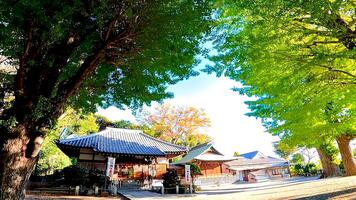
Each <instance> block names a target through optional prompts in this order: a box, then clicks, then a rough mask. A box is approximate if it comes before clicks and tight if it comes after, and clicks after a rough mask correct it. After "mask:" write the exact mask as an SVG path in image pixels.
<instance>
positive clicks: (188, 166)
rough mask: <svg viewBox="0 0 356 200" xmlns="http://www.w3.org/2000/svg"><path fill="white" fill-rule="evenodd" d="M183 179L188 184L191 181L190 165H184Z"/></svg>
mask: <svg viewBox="0 0 356 200" xmlns="http://www.w3.org/2000/svg"><path fill="white" fill-rule="evenodd" d="M184 175H185V177H184V179H185V181H186V182H187V183H190V181H191V176H190V165H185V170H184Z"/></svg>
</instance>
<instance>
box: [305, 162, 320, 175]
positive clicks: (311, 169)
mask: <svg viewBox="0 0 356 200" xmlns="http://www.w3.org/2000/svg"><path fill="white" fill-rule="evenodd" d="M303 171H304V175H305V176H314V175H315V174H316V173H317V172H318V169H317V167H316V165H315V164H314V163H309V164H306V165H305V167H304V169H303Z"/></svg>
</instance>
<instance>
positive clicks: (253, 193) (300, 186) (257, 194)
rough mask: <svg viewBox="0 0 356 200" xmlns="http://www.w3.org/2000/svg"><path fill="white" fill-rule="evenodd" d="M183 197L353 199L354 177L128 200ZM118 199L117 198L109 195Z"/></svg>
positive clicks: (215, 199)
mask: <svg viewBox="0 0 356 200" xmlns="http://www.w3.org/2000/svg"><path fill="white" fill-rule="evenodd" d="M177 198H179V199H183V200H191V199H194V200H227V199H231V200H235V199H236V200H237V199H238V200H245V199H246V200H250V199H251V200H269V199H273V200H288V199H295V200H314V199H333V200H336V199H337V200H341V199H351V200H356V176H353V177H337V178H329V179H316V178H291V179H283V180H276V181H267V182H262V183H248V184H226V185H221V186H206V187H202V191H200V192H198V193H197V194H193V195H178V196H177V195H164V196H161V195H158V194H156V193H151V192H145V193H144V194H143V193H142V192H141V193H140V192H137V195H135V194H133V195H132V196H131V199H142V200H143V199H145V200H148V199H152V200H157V199H167V200H168V199H177ZM26 199H27V200H43V199H59V200H67V199H68V200H69V199H70V200H72V199H86V200H101V199H108V198H98V197H78V196H77V197H76V196H41V197H40V196H38V195H28V196H27V198H26ZM110 199H120V198H110Z"/></svg>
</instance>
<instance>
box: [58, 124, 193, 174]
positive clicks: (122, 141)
mask: <svg viewBox="0 0 356 200" xmlns="http://www.w3.org/2000/svg"><path fill="white" fill-rule="evenodd" d="M56 144H57V146H58V147H59V148H60V149H61V150H62V151H63V152H64V153H65V154H66V155H68V156H69V157H74V158H77V165H78V166H79V167H82V168H87V169H93V168H95V169H100V170H103V171H105V170H106V167H107V165H106V163H107V159H108V157H114V158H116V162H115V167H114V172H113V176H112V179H113V180H118V181H122V180H143V179H147V178H157V179H159V178H161V176H162V174H164V173H166V171H167V168H168V165H169V159H172V158H174V157H176V156H179V155H181V154H184V153H186V152H187V148H186V147H182V146H178V145H174V144H170V143H168V142H165V141H162V140H159V139H157V138H153V137H151V136H149V135H146V134H144V133H143V132H142V131H141V130H129V129H117V128H106V129H105V130H103V131H100V132H98V133H94V134H90V135H86V136H81V137H75V138H70V139H61V140H57V141H56Z"/></svg>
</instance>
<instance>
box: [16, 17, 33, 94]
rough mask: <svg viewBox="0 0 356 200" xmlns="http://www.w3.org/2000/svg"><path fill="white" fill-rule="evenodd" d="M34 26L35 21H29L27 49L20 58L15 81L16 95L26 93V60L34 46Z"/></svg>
mask: <svg viewBox="0 0 356 200" xmlns="http://www.w3.org/2000/svg"><path fill="white" fill-rule="evenodd" d="M32 27H33V22H32V21H28V24H27V29H28V30H27V41H26V44H25V49H24V52H23V54H22V55H21V56H20V58H19V69H18V71H17V74H16V83H15V96H16V97H18V96H22V95H23V94H24V81H25V77H26V74H25V61H26V58H27V56H28V53H29V51H30V48H31V46H32Z"/></svg>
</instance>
